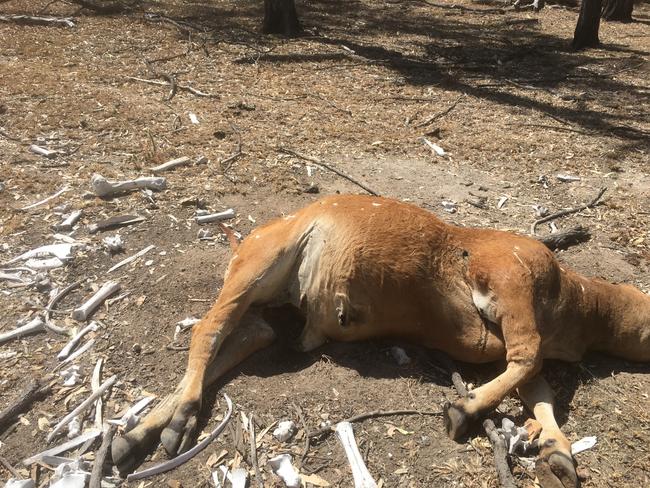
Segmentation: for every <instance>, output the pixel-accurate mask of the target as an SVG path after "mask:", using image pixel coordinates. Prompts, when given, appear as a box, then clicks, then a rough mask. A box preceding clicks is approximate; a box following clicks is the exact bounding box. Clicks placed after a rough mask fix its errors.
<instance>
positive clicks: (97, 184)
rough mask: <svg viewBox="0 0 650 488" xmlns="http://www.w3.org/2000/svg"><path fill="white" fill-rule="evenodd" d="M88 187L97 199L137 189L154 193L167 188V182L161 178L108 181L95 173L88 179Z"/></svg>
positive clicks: (143, 177)
mask: <svg viewBox="0 0 650 488" xmlns="http://www.w3.org/2000/svg"><path fill="white" fill-rule="evenodd" d="M90 186H91V187H92V189H93V191H94V192H95V195H97V196H98V197H109V196H112V195H117V194H120V193H126V192H129V191H133V190H137V189H139V188H148V189H150V190H156V191H160V190H164V189H165V188H167V180H166V179H165V178H161V177H148V176H142V177H140V178H137V179H135V180H125V181H109V180H107V179H106V178H104V177H103V176H102V175H100V174H97V173H95V174H94V175H93V177H92V178H91V179H90Z"/></svg>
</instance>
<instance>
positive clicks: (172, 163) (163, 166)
mask: <svg viewBox="0 0 650 488" xmlns="http://www.w3.org/2000/svg"><path fill="white" fill-rule="evenodd" d="M190 161H191V159H190V158H188V157H187V156H183V157H180V158H176V159H172V160H171V161H167V162H166V163H163V164H160V165H158V166H154V167H153V168H151V172H152V173H153V174H158V173H162V172H163V171H167V170H168V169H172V168H175V167H176V166H182V165H184V164H187V163H189V162H190Z"/></svg>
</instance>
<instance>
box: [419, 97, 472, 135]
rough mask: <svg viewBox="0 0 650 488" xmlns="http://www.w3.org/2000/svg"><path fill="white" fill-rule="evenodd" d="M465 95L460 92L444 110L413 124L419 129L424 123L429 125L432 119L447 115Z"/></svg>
mask: <svg viewBox="0 0 650 488" xmlns="http://www.w3.org/2000/svg"><path fill="white" fill-rule="evenodd" d="M464 96H465V94H462V95H461V96H459V97H458V98H457V99H456V101H455V102H454V103H452V104H451V105H450V106H449V107H447V108H446V109H445V110H443V111H442V112H438V113H437V114H434V115H432V116H431V117H428V118H427V119H425V120H423V121H422V122H420V123H419V124H417V125H416V126H415V128H416V129H419V128H420V127H424V126H425V125H429V124H430V123H431V122H433V121H434V120H438V119H439V118H441V117H444V116H445V115H447V114H448V113H449V112H451V111H452V110H453V109H454V108H456V105H458V103H459V102H460V101H461V99H462V98H463V97H464Z"/></svg>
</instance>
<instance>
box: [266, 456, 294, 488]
mask: <svg viewBox="0 0 650 488" xmlns="http://www.w3.org/2000/svg"><path fill="white" fill-rule="evenodd" d="M291 461H292V457H291V454H280V455H279V456H275V457H274V458H272V459H269V466H271V469H272V470H273V472H274V473H275V474H276V475H278V476H279V477H280V478H282V481H284V484H285V486H286V487H287V488H300V481H301V479H300V475H299V474H298V472H297V471H296V468H294V467H293V464H291Z"/></svg>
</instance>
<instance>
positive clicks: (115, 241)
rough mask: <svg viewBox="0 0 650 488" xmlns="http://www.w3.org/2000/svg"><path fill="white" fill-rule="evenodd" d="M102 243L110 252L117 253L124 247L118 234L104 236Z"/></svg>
mask: <svg viewBox="0 0 650 488" xmlns="http://www.w3.org/2000/svg"><path fill="white" fill-rule="evenodd" d="M102 243H103V244H104V246H106V249H108V252H110V253H111V254H117V253H118V252H121V251H122V250H123V249H124V243H123V242H122V237H121V236H120V235H119V234H116V235H114V236H106V237H104V238H103V239H102Z"/></svg>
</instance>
